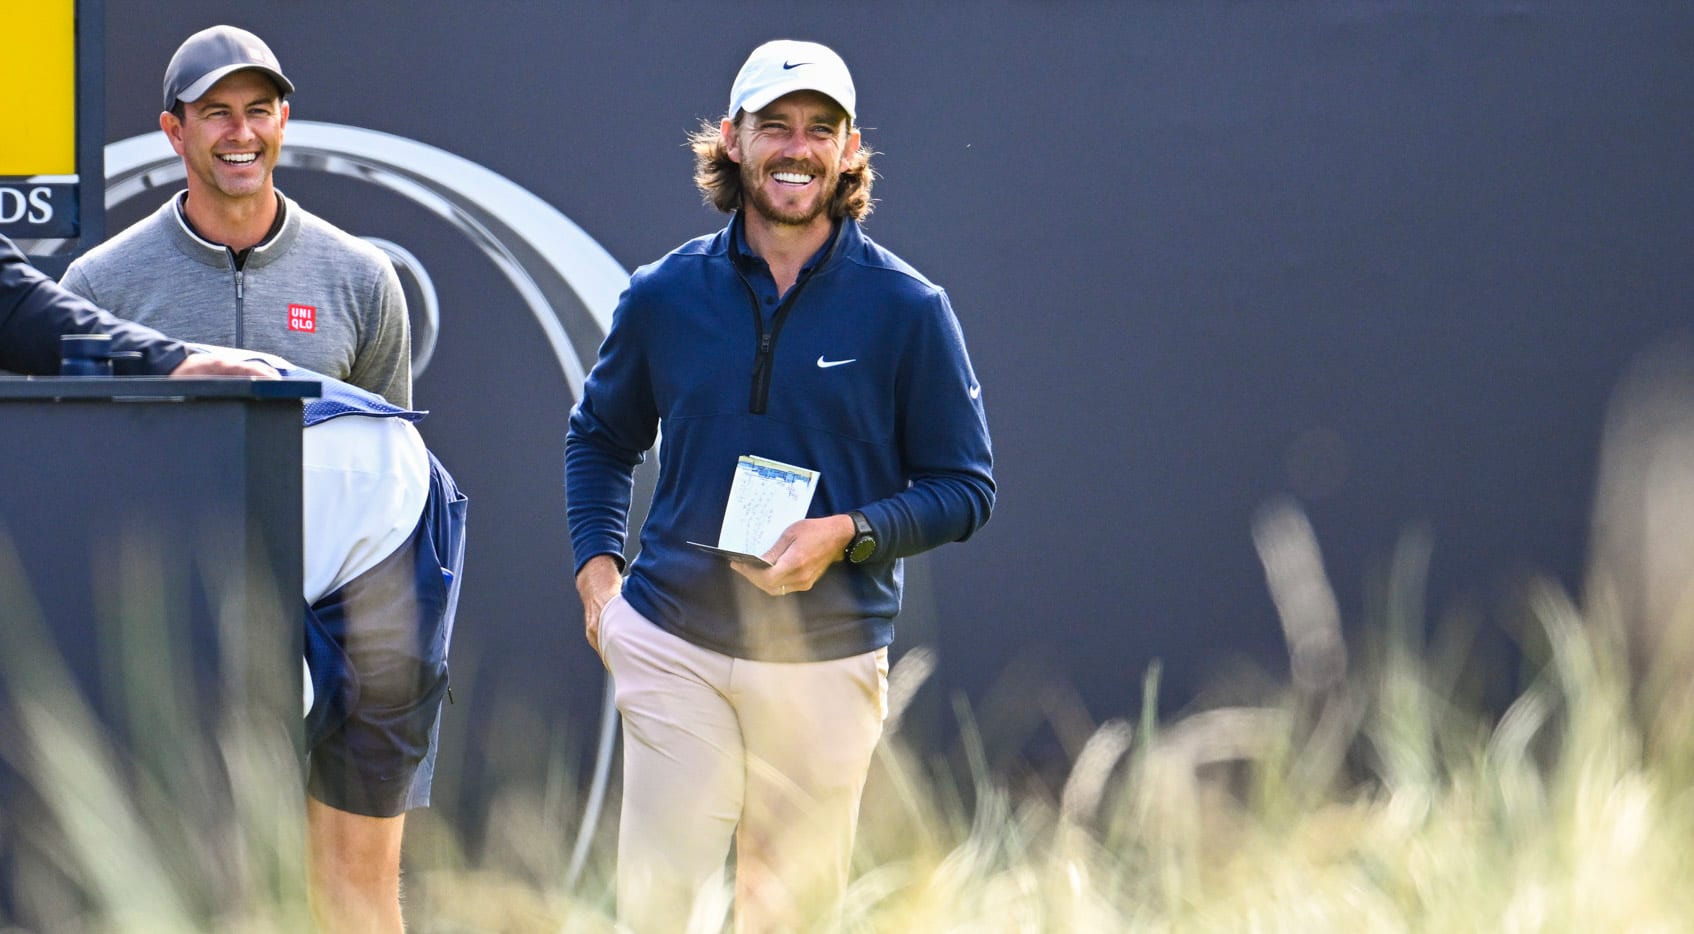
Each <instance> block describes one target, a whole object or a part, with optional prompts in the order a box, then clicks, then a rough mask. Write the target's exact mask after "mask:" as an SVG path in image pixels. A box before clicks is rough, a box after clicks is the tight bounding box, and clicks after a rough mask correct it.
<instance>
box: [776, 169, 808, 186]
mask: <svg viewBox="0 0 1694 934" xmlns="http://www.w3.org/2000/svg"><path fill="white" fill-rule="evenodd" d="M771 178H774V179H776V180H777V181H779V182H787V183H788V184H790V185H804V184H806V183H807V182H810V181H811V180H812V177H811V176H810V175H801V174H800V173H798V172H772V173H771Z"/></svg>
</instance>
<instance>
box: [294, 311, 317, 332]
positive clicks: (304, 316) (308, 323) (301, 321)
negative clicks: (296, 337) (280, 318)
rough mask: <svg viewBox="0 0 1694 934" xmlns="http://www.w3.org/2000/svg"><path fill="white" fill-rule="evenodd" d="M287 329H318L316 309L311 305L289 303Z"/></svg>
mask: <svg viewBox="0 0 1694 934" xmlns="http://www.w3.org/2000/svg"><path fill="white" fill-rule="evenodd" d="M288 329H289V330H290V331H316V330H317V329H318V310H317V309H316V308H313V307H312V306H311V305H289V306H288Z"/></svg>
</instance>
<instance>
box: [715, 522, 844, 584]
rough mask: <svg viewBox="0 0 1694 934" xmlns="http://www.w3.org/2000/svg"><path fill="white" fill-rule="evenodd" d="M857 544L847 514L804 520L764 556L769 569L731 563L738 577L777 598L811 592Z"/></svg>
mask: <svg viewBox="0 0 1694 934" xmlns="http://www.w3.org/2000/svg"><path fill="white" fill-rule="evenodd" d="M852 540H853V519H852V517H851V516H848V515H846V514H845V513H842V514H838V515H833V516H824V517H823V518H821V519H801V520H800V521H799V522H796V523H794V524H793V525H791V526H789V527H788V528H786V529H783V530H782V537H780V538H778V539H777V540H776V544H774V545H772V546H771V548H770V550H769V551H767V552H765V553H764V554H762V555H760V556H759V557H761V558H764V559H765V560H766V561H769V562H770V563H771V566H770V567H768V568H757V567H753V566H752V565H750V564H742V563H740V562H736V561H731V562H730V563H729V566H730V567H732V568H734V569H735V573H737V574H740V575H741V576H742V577H745V578H747V579H748V580H749V581H751V582H752V583H753V586H755V587H757V588H759V589H760V590H763V591H764V592H765V593H768V594H770V595H771V596H773V597H782V596H787V595H788V594H791V593H799V592H800V591H802V590H811V589H812V585H813V584H816V583H817V582H818V578H820V577H822V576H823V572H825V571H827V570H829V566H830V565H832V564H834V563H835V562H837V561H840V560H842V559H843V558H844V557H845V555H846V551H847V543H848V542H850V541H852Z"/></svg>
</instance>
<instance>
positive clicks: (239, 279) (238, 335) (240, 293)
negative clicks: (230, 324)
mask: <svg viewBox="0 0 1694 934" xmlns="http://www.w3.org/2000/svg"><path fill="white" fill-rule="evenodd" d="M224 249H225V251H226V252H227V250H228V247H225V248H224ZM229 261H230V265H231V266H234V265H235V257H233V256H231V257H230V260H229ZM246 275H247V274H246V272H244V271H243V270H241V269H236V270H235V346H237V347H245V346H247V335H246V333H245V332H246V330H247V328H246V324H247V287H246V281H245V280H246Z"/></svg>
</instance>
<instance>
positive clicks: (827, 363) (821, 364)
mask: <svg viewBox="0 0 1694 934" xmlns="http://www.w3.org/2000/svg"><path fill="white" fill-rule="evenodd" d="M858 359H859V358H858V357H848V358H847V359H845V360H825V359H824V358H823V354H818V369H820V370H827V369H829V368H830V367H832V366H841V365H843V364H847V363H854V362H856V361H857V360H858Z"/></svg>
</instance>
